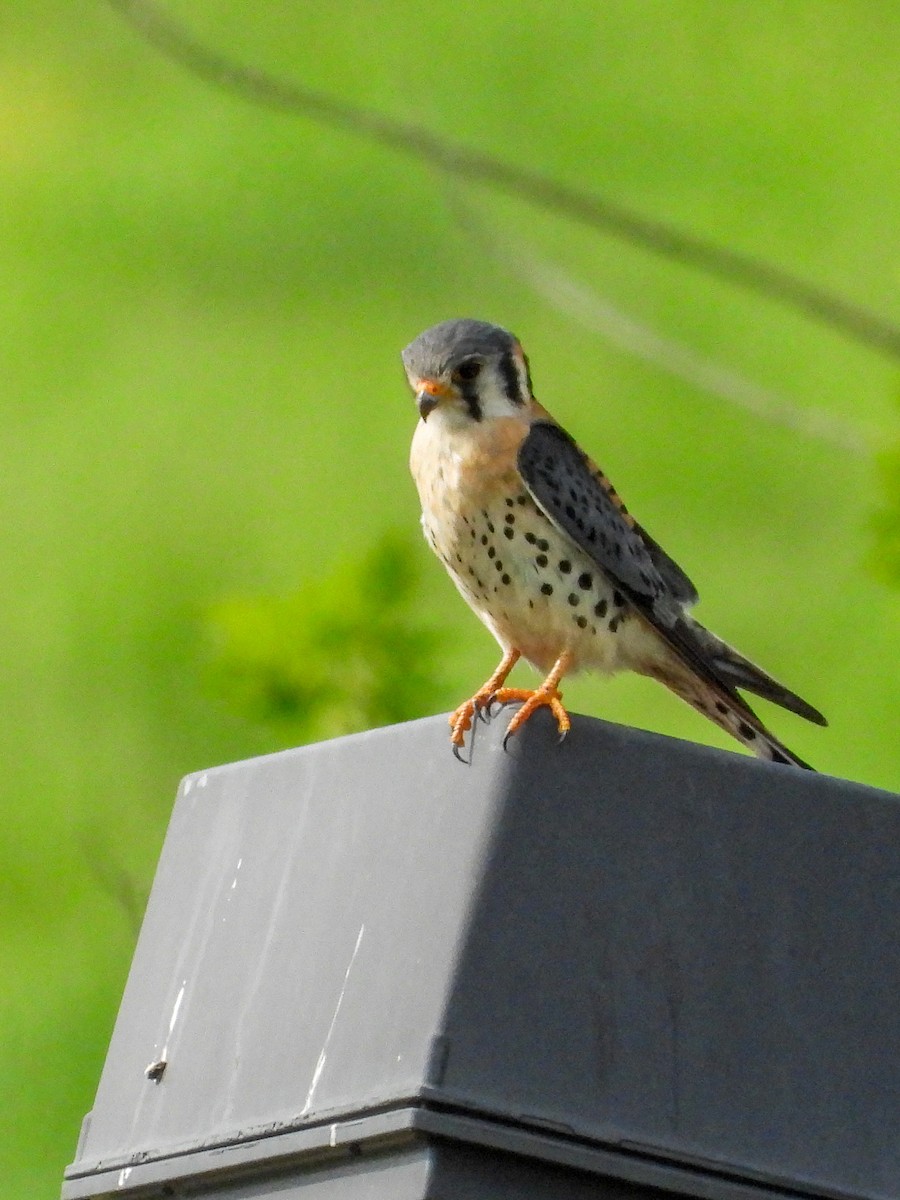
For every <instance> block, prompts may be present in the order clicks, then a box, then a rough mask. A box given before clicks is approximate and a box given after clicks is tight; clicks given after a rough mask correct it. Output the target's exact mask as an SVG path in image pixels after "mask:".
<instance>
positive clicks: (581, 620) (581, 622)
mask: <svg viewBox="0 0 900 1200" xmlns="http://www.w3.org/2000/svg"><path fill="white" fill-rule="evenodd" d="M575 624H576V625H577V626H578V628H579V629H586V628H587V617H576V618H575Z"/></svg>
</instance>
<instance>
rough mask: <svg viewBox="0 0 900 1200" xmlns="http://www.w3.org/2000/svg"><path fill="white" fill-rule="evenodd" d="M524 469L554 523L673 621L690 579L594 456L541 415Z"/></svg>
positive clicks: (638, 603) (686, 598)
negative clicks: (646, 530)
mask: <svg viewBox="0 0 900 1200" xmlns="http://www.w3.org/2000/svg"><path fill="white" fill-rule="evenodd" d="M518 468H519V473H520V474H521V476H522V479H523V481H524V483H525V486H526V487H527V489H528V491H529V492H530V493H531V495H532V497H533V499H534V500H535V502H536V503H537V504H538V506H539V507H540V508H541V509H542V510H543V511H544V513H545V514H546V515H547V516H548V517H549V518H550V520H551V521H552V522H553V524H554V525H556V526H557V527H558V528H559V529H561V530H562V531H563V533H565V534H567V535H568V536H569V537H570V538H571V539H572V541H573V542H575V544H576V545H577V546H579V547H580V548H581V549H582V550H583V551H584V552H585V553H586V554H588V555H589V556H590V557H591V558H592V559H593V560H594V562H596V563H597V565H598V566H599V567H600V568H601V569H602V570H603V571H604V572H605V573H606V575H607V576H608V577H609V578H610V579H611V580H612V581H613V582H614V583H615V584H616V585H617V586H618V587H620V588H621V589H622V591H623V592H624V593H625V594H626V595H627V596H628V598H629V599H630V600H631V601H632V603H633V604H634V605H635V607H636V608H638V609H639V610H640V611H641V612H644V613H646V614H647V615H648V616H651V617H652V619H653V621H654V623H658V622H661V623H663V624H665V625H668V626H671V625H672V624H674V622H675V621H676V619H677V618H678V616H679V615H680V612H681V607H682V605H684V604H690V603H693V602H694V601H695V600H696V596H697V593H696V591H695V589H694V586H693V584H692V583H691V581H690V580H689V579H688V577H687V576H686V575H685V574H684V572H683V571H682V570H681V569H680V567H678V566H677V565H676V564H675V563H674V562H673V561H672V560H671V559H670V558H669V557H668V555H667V554H665V552H664V551H663V550H662V549H661V548H660V547H659V546H658V545H657V544H656V542H653V541H652V540H651V539H649V538H647V537H646V535H644V534H643V531H642V530H641V528H640V526H637V525H635V523H634V522H633V521H632V520H631V518H630V517H629V516H628V515H627V513H626V512H625V511H624V510H623V507H622V505H621V503H619V502H618V501H617V499H616V497H615V494H614V493H612V491H611V489H610V488H609V487H608V486H604V483H603V481H602V477H601V476H600V475H599V473H598V472H597V471H596V468H595V467H593V465H592V463H591V462H590V459H588V457H587V456H586V455H585V454H584V453H583V452H582V451H581V450H580V449H579V448H578V446H577V445H576V443H575V442H574V441H573V440H572V438H571V437H569V435H568V434H567V433H566V432H565V430H563V429H560V427H559V426H558V425H554V424H551V423H550V422H549V421H537V422H535V424H534V425H532V427H531V430H530V431H529V433H528V435H527V436H526V438H525V440H524V441H523V443H522V445H521V447H520V448H519V456H518Z"/></svg>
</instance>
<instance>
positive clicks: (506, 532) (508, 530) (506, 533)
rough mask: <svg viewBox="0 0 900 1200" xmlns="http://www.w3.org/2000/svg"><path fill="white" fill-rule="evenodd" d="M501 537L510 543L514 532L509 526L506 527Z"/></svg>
mask: <svg viewBox="0 0 900 1200" xmlns="http://www.w3.org/2000/svg"><path fill="white" fill-rule="evenodd" d="M503 536H504V537H505V538H508V539H509V540H510V541H512V540H513V538H514V537H515V536H516V535H515V532H514V531H513V530H512V529H511V528H510V526H509V525H507V526H506V528H505V529H504V530H503Z"/></svg>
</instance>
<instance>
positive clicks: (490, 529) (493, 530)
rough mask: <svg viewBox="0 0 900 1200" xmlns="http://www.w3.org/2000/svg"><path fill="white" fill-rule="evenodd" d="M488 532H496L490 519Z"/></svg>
mask: <svg viewBox="0 0 900 1200" xmlns="http://www.w3.org/2000/svg"><path fill="white" fill-rule="evenodd" d="M488 533H496V530H495V529H494V526H493V525H492V524H491V522H490V521H488Z"/></svg>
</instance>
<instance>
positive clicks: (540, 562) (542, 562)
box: [534, 554, 548, 567]
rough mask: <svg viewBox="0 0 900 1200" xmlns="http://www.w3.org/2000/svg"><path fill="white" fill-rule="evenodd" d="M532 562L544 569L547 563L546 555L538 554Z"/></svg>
mask: <svg viewBox="0 0 900 1200" xmlns="http://www.w3.org/2000/svg"><path fill="white" fill-rule="evenodd" d="M534 561H535V562H536V563H537V565H538V566H539V567H546V565H547V561H548V559H547V555H546V554H538V555H537V557H536V558H535V560H534Z"/></svg>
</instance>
